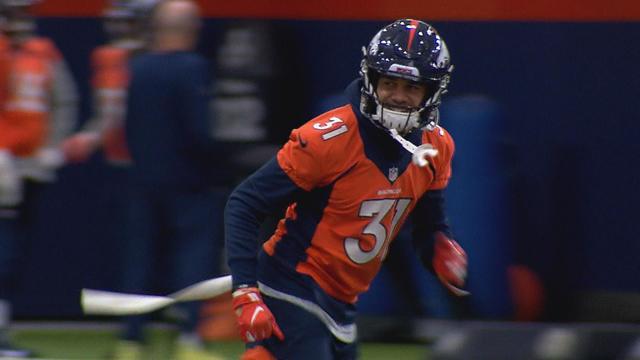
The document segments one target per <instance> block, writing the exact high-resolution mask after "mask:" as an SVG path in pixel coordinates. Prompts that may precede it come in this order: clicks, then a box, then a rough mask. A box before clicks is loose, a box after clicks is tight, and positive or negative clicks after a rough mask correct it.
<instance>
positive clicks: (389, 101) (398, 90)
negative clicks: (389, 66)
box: [376, 75, 427, 111]
mask: <svg viewBox="0 0 640 360" xmlns="http://www.w3.org/2000/svg"><path fill="white" fill-rule="evenodd" d="M376 92H377V93H378V100H379V101H380V103H382V105H383V106H384V107H386V108H391V109H392V110H399V111H404V110H407V109H415V108H418V107H420V105H421V104H422V101H423V100H424V97H425V96H426V95H427V85H426V84H423V83H417V82H415V81H409V80H405V79H400V78H395V77H389V76H384V75H383V76H381V77H380V79H379V80H378V87H377V89H376Z"/></svg>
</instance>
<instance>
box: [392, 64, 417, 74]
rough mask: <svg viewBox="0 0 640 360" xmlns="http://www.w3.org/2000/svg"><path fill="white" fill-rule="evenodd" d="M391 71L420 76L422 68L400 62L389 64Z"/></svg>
mask: <svg viewBox="0 0 640 360" xmlns="http://www.w3.org/2000/svg"><path fill="white" fill-rule="evenodd" d="M389 72H391V73H398V74H401V75H411V76H415V77H420V70H418V69H417V68H415V67H413V66H405V65H400V64H393V65H391V66H389Z"/></svg>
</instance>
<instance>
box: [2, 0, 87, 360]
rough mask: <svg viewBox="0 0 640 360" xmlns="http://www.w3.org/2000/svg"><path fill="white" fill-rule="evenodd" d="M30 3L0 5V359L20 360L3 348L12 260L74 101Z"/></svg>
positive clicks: (51, 175)
mask: <svg viewBox="0 0 640 360" xmlns="http://www.w3.org/2000/svg"><path fill="white" fill-rule="evenodd" d="M35 2H36V1H33V0H3V1H1V2H0V14H1V17H2V20H1V26H2V29H1V30H2V39H0V42H1V44H0V48H1V50H0V52H2V54H1V55H0V57H1V58H2V59H1V60H0V62H1V63H2V64H1V65H0V67H1V68H2V69H1V70H0V71H2V75H0V82H1V83H0V87H1V88H2V91H1V95H0V178H1V179H0V349H2V350H0V355H4V356H18V357H19V356H28V355H29V352H28V351H26V350H18V349H14V348H12V346H11V345H10V342H9V339H8V334H7V329H8V325H9V322H10V318H11V309H10V302H9V299H10V297H11V294H12V292H13V291H14V290H15V287H16V285H17V284H18V281H19V278H18V274H19V272H20V271H19V269H18V268H17V266H18V265H19V263H18V261H17V260H18V259H19V258H20V256H22V255H23V254H22V253H23V250H24V249H25V248H26V246H27V243H28V240H29V238H30V236H29V233H28V230H29V229H30V228H31V225H32V224H31V222H32V220H33V218H34V216H35V214H34V212H35V205H34V204H35V203H36V202H37V201H38V194H39V192H40V187H41V185H42V184H44V183H47V182H51V181H53V180H54V179H55V170H56V169H57V168H58V167H59V166H60V165H62V161H63V158H62V155H61V153H60V150H59V147H60V144H61V141H62V139H64V138H65V137H66V136H68V134H69V132H70V131H71V130H72V129H73V127H74V125H75V121H76V113H77V94H76V87H75V83H74V81H73V78H72V76H71V74H70V72H69V70H68V69H67V66H66V64H65V61H64V60H63V58H62V55H61V53H60V51H59V50H58V49H57V47H56V46H55V45H54V43H53V42H52V41H51V40H49V39H47V38H44V37H40V36H37V35H36V34H35V30H36V24H35V21H34V19H33V17H32V16H31V15H30V13H29V8H30V6H31V5H33V4H34V3H35Z"/></svg>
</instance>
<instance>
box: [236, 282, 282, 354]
mask: <svg viewBox="0 0 640 360" xmlns="http://www.w3.org/2000/svg"><path fill="white" fill-rule="evenodd" d="M233 310H234V311H235V313H236V320H237V324H238V330H240V337H242V341H244V342H254V341H260V340H264V339H267V338H269V337H271V335H275V336H276V337H277V338H278V339H280V340H284V334H283V333H282V330H280V327H279V326H278V324H277V323H276V319H275V318H274V317H273V314H272V313H271V311H270V310H269V308H268V307H267V305H265V303H264V302H263V301H262V296H260V290H258V289H257V288H255V287H250V288H242V289H238V290H236V291H234V292H233Z"/></svg>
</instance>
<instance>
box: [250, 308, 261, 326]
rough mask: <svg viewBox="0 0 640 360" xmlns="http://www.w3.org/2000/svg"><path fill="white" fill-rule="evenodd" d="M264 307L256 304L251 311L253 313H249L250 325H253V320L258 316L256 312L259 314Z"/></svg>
mask: <svg viewBox="0 0 640 360" xmlns="http://www.w3.org/2000/svg"><path fill="white" fill-rule="evenodd" d="M263 311H264V309H263V308H262V306H258V307H257V308H256V309H255V310H254V311H253V315H251V326H253V322H254V321H255V320H256V318H257V317H258V314H260V313H261V312H263Z"/></svg>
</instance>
